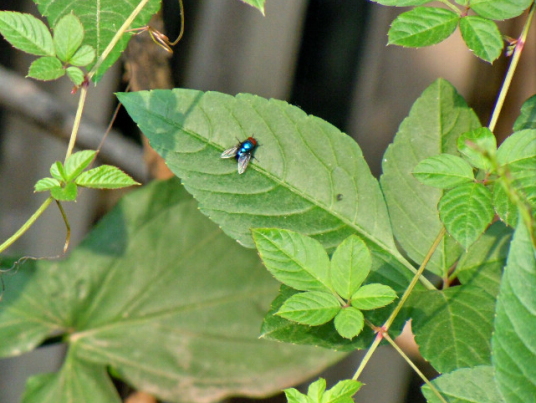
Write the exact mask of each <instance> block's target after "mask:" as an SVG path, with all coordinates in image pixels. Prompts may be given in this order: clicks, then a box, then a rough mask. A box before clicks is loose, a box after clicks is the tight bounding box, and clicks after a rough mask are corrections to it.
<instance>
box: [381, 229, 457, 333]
mask: <svg viewBox="0 0 536 403" xmlns="http://www.w3.org/2000/svg"><path fill="white" fill-rule="evenodd" d="M446 232H447V230H446V229H445V227H443V228H441V231H439V234H438V235H437V238H436V239H435V241H434V243H433V244H432V247H431V248H430V250H429V251H428V254H427V255H426V257H425V258H424V260H423V262H422V263H421V266H420V267H419V270H417V274H415V276H414V277H413V279H412V280H411V283H409V286H408V288H406V291H404V294H403V295H402V297H401V298H400V301H398V305H397V306H396V308H395V309H394V311H393V312H392V313H391V315H390V316H389V318H388V319H387V320H386V321H385V323H384V324H383V328H384V330H385V331H387V330H389V328H390V327H391V325H392V324H393V322H394V320H395V318H396V316H397V315H398V313H399V312H400V310H401V309H402V306H403V305H404V303H405V302H406V300H407V299H408V298H409V296H410V294H411V292H412V291H413V289H414V288H415V286H416V285H417V282H418V281H419V277H421V275H422V273H423V272H424V269H425V267H426V265H427V264H428V262H429V261H430V259H431V258H432V255H433V254H434V252H435V250H436V249H437V247H438V246H439V243H440V242H441V240H442V239H443V237H444V236H445V233H446Z"/></svg>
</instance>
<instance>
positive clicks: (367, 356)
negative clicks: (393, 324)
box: [352, 333, 382, 381]
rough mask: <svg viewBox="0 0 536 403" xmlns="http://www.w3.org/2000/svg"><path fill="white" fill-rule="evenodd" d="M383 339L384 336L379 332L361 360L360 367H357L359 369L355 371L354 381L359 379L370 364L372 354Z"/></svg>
mask: <svg viewBox="0 0 536 403" xmlns="http://www.w3.org/2000/svg"><path fill="white" fill-rule="evenodd" d="M381 341H382V337H381V335H380V333H378V334H377V335H376V338H375V339H374V341H373V342H372V344H371V345H370V347H369V349H368V351H367V354H365V356H364V357H363V359H362V360H361V363H360V364H359V368H357V371H355V374H354V376H353V377H352V380H353V381H357V379H358V378H359V376H360V375H361V372H363V370H364V369H365V366H366V365H367V364H368V362H369V360H370V357H372V354H374V352H375V351H376V348H378V346H379V344H380V343H381Z"/></svg>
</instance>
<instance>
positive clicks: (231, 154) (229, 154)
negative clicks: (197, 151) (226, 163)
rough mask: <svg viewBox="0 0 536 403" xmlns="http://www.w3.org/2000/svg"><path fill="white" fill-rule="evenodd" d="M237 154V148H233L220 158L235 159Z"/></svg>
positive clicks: (223, 153)
mask: <svg viewBox="0 0 536 403" xmlns="http://www.w3.org/2000/svg"><path fill="white" fill-rule="evenodd" d="M237 152H238V146H234V147H232V148H229V149H227V150H225V151H224V152H222V153H221V158H234V157H236V153H237Z"/></svg>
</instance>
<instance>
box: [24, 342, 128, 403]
mask: <svg viewBox="0 0 536 403" xmlns="http://www.w3.org/2000/svg"><path fill="white" fill-rule="evenodd" d="M75 351H76V348H73V349H71V350H70V351H69V352H68V354H67V357H66V359H65V364H64V365H63V367H62V369H61V371H59V372H57V373H50V374H41V375H37V376H34V377H32V378H30V379H29V381H28V383H27V385H26V391H25V392H24V396H23V398H22V402H23V403H33V402H39V403H61V402H73V403H74V402H99V403H107V402H110V403H119V402H121V399H120V398H119V395H118V394H117V390H116V389H115V387H114V385H113V383H112V381H111V379H110V377H109V376H108V372H107V371H106V367H105V366H104V365H102V364H93V363H91V362H89V361H85V360H81V359H79V358H78V357H77V355H76V353H75Z"/></svg>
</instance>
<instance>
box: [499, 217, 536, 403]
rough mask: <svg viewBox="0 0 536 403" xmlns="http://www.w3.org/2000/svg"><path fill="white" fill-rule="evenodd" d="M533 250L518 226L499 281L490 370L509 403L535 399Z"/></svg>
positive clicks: (535, 283) (535, 265)
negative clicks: (492, 370) (492, 368)
mask: <svg viewBox="0 0 536 403" xmlns="http://www.w3.org/2000/svg"><path fill="white" fill-rule="evenodd" d="M534 290H536V248H534V246H533V244H532V242H531V239H530V233H529V231H528V229H527V228H526V226H525V225H524V223H523V221H522V220H520V222H519V223H518V225H517V229H516V231H515V233H514V239H513V240H512V245H511V247H510V253H509V254H508V263H507V265H506V267H505V269H504V274H503V277H502V281H501V288H500V291H499V297H498V299H497V310H496V317H495V329H494V333H493V339H492V348H493V356H492V358H493V367H494V369H495V379H496V381H497V384H498V387H499V390H500V391H501V393H502V395H503V396H504V398H505V401H507V402H508V403H515V402H520V403H521V402H530V401H532V400H534V396H536V366H535V365H534V363H535V360H536V337H534V329H535V328H536V293H535V292H534Z"/></svg>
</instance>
